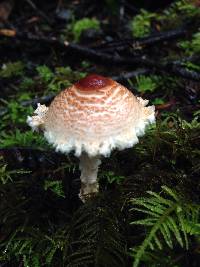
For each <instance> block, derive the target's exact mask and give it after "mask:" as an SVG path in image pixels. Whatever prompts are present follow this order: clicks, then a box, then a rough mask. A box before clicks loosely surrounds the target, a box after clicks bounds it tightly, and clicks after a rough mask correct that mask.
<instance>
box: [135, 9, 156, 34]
mask: <svg viewBox="0 0 200 267" xmlns="http://www.w3.org/2000/svg"><path fill="white" fill-rule="evenodd" d="M155 16H156V14H155V13H151V12H148V11H146V10H144V9H141V11H140V14H138V15H136V16H135V17H134V18H133V20H132V21H131V31H132V34H133V36H134V37H144V36H147V35H149V34H150V31H151V20H152V19H153V18H155Z"/></svg>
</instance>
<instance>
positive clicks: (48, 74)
mask: <svg viewBox="0 0 200 267" xmlns="http://www.w3.org/2000/svg"><path fill="white" fill-rule="evenodd" d="M36 70H37V72H38V75H39V77H40V79H41V80H42V81H43V82H45V83H48V82H50V81H51V80H52V79H53V78H54V74H53V72H52V71H51V70H50V68H49V67H47V66H46V65H43V66H38V67H37V68H36Z"/></svg>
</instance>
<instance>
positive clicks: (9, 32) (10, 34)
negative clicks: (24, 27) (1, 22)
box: [0, 29, 16, 37]
mask: <svg viewBox="0 0 200 267" xmlns="http://www.w3.org/2000/svg"><path fill="white" fill-rule="evenodd" d="M0 35H4V36H8V37H14V36H16V31H15V30H10V29H0Z"/></svg>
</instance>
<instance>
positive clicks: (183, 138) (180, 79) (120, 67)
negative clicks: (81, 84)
mask: <svg viewBox="0 0 200 267" xmlns="http://www.w3.org/2000/svg"><path fill="white" fill-rule="evenodd" d="M8 2H9V1H8ZM19 2H20V1H19ZM19 2H18V1H13V2H12V1H11V2H10V5H11V7H12V12H11V13H10V14H9V19H7V20H4V21H2V22H1V30H0V34H1V37H2V38H1V40H0V45H1V52H0V56H1V66H0V67H1V69H0V85H1V92H0V103H1V107H0V114H1V124H0V155H1V158H0V265H1V266H5V267H10V266H13V267H18V266H24V267H28V266H30V267H43V266H44V267H46V266H51V267H55V266H56V267H61V266H62V267H63V266H69V267H72V266H73V267H74V266H82V267H83V266H84V267H85V266H99V267H100V266H102V267H105V266H116V267H117V266H120V267H121V266H127V267H128V266H135V267H136V266H148V267H159V266H166V267H168V266H171V267H191V266H192V267H193V266H194V267H196V266H199V263H200V239H199V235H200V183H199V172H200V150H199V143H200V121H199V116H200V109H199V107H200V102H199V95H200V85H199V76H200V73H199V70H200V65H199V51H200V49H199V47H200V36H199V28H200V23H199V21H200V19H199V18H200V11H199V9H200V8H199V3H198V1H174V2H172V3H171V2H170V3H169V1H164V2H163V3H162V4H161V3H160V4H159V3H153V2H152V4H151V6H149V4H145V3H144V4H142V3H141V2H140V1H136V4H135V5H133V4H132V2H131V1H125V2H124V3H121V2H120V1H119V2H118V1H103V2H102V3H82V1H80V2H78V1H77V2H76V3H75V2H73V1H71V2H67V3H65V2H64V1H63V3H62V1H58V2H59V3H56V2H54V1H43V2H42V3H40V2H39V1H34V3H35V7H36V8H33V5H31V4H30V2H31V3H32V1H30V2H29V1H24V2H25V4H24V5H23V6H22V5H21V4H20V3H19ZM13 3H14V5H13ZM99 10H101V12H99ZM177 29H178V30H179V31H180V29H181V31H182V30H183V33H182V34H180V35H179V34H178V35H176V34H175V37H174V38H172V39H168V38H166V37H165V38H164V40H163V41H159V42H155V36H158V35H159V34H160V35H161V33H163V32H166V31H175V32H176V33H177ZM8 30H9V31H10V32H9V31H8ZM11 33H12V34H11ZM16 33H17V34H16ZM20 34H21V35H20ZM160 35H159V36H160ZM33 36H34V38H32V37H33ZM162 36H164V35H162ZM35 37H37V38H35ZM52 38H53V39H52ZM152 38H154V39H152ZM44 39H45V40H44ZM55 39H56V42H55ZM47 40H48V41H47ZM52 40H54V41H52ZM127 40H129V41H127ZM152 40H154V41H152ZM61 43H62V44H63V43H65V44H66V47H65V46H63V45H60V44H61ZM67 43H73V44H75V45H79V46H81V48H83V50H84V48H85V47H86V48H89V49H92V51H95V53H97V52H98V53H100V56H103V57H105V54H106V55H108V56H110V57H111V59H109V60H111V63H110V64H107V63H105V62H104V58H103V60H101V61H99V60H98V59H97V58H99V56H98V57H97V56H96V55H95V53H93V56H91V53H89V54H88V51H87V53H86V52H85V50H84V52H83V53H81V54H79V53H76V52H74V51H71V52H70V51H69V50H67ZM79 50H80V47H79ZM79 52H80V51H79ZM88 55H89V56H88ZM116 55H117V56H118V58H119V57H123V58H127V57H129V58H137V59H138V58H139V60H138V61H137V62H139V63H138V64H139V65H138V64H137V62H136V64H135V66H133V65H130V62H125V64H124V63H123V64H119V62H118V61H119V60H116V58H115V59H113V62H112V57H113V58H114V57H115V56H116ZM142 59H151V60H154V62H155V66H153V67H152V66H150V65H148V64H147V61H144V65H141V63H140V62H141V60H142ZM105 60H106V59H105ZM116 62H118V63H116ZM172 62H173V64H172ZM166 63H167V64H168V65H166ZM164 64H165V65H164ZM170 64H171V65H170ZM163 66H165V67H163ZM166 66H169V67H166ZM172 70H173V71H172ZM87 73H99V74H103V75H105V76H110V77H113V78H115V79H116V80H118V81H120V82H121V83H122V84H123V85H125V86H127V87H128V88H129V89H130V90H131V91H132V92H133V93H134V94H136V95H138V96H142V97H143V98H146V99H149V100H150V103H151V104H154V105H155V106H156V118H157V119H156V124H155V125H152V126H151V127H149V128H148V130H147V132H146V134H145V136H144V137H142V138H140V142H139V144H137V145H136V146H135V147H133V148H131V149H127V150H124V151H113V153H112V154H111V156H110V158H104V159H102V160H103V162H102V166H101V167H100V170H99V179H100V187H101V188H100V189H101V190H100V191H101V193H100V194H99V195H98V196H96V197H95V198H93V199H91V200H90V201H88V202H87V203H86V204H84V205H83V204H82V203H81V201H80V200H79V198H78V192H79V188H80V181H79V177H80V172H79V169H78V160H77V159H76V158H75V157H74V155H73V153H72V154H70V155H68V156H66V155H62V154H59V153H56V152H55V151H54V150H53V148H52V147H51V146H50V145H49V144H48V143H47V142H46V141H45V139H44V138H43V136H42V134H41V133H37V132H32V131H31V130H30V128H29V127H28V125H27V124H26V118H27V116H28V115H30V114H32V112H33V110H34V109H35V107H36V104H37V102H41V103H45V104H47V105H48V104H49V103H50V101H51V100H52V99H53V97H54V96H55V95H56V94H57V93H58V92H60V91H61V90H63V89H65V88H66V87H68V86H70V85H71V84H73V83H74V82H75V81H77V80H78V79H80V78H82V77H84V76H85V75H86V74H87ZM137 73H138V74H137ZM127 74H128V75H127ZM198 75H199V76H198Z"/></svg>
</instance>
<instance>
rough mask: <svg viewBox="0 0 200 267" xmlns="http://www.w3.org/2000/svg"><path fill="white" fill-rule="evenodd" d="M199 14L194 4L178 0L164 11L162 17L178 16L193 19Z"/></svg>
mask: <svg viewBox="0 0 200 267" xmlns="http://www.w3.org/2000/svg"><path fill="white" fill-rule="evenodd" d="M198 14H200V11H199V9H198V8H197V7H196V6H195V3H194V2H192V1H190V0H179V1H175V2H173V3H172V4H171V5H170V7H169V8H168V9H165V11H164V15H165V16H166V17H167V18H170V17H172V18H177V17H178V16H183V18H184V17H185V18H186V17H193V16H196V15H198Z"/></svg>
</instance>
